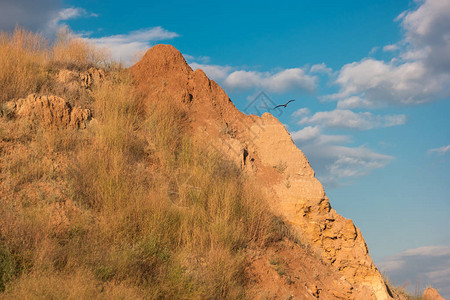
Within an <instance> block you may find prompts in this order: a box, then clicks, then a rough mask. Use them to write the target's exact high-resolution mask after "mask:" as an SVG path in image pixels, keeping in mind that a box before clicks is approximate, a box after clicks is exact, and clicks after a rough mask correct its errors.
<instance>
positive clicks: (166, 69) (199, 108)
mask: <svg viewBox="0 0 450 300" xmlns="http://www.w3.org/2000/svg"><path fill="white" fill-rule="evenodd" d="M130 71H131V73H132V74H133V76H134V78H135V81H136V84H137V86H138V88H139V90H140V91H141V92H142V93H144V94H145V96H146V101H147V104H148V107H150V104H151V103H152V102H158V101H172V103H174V105H177V106H179V107H181V108H182V109H183V110H185V111H186V112H187V117H188V122H189V127H190V133H191V135H192V137H193V138H194V140H196V141H197V143H198V144H199V145H205V148H208V150H210V151H218V152H220V153H222V154H223V155H224V156H225V157H228V159H230V160H232V161H234V162H236V163H237V164H238V165H240V166H241V168H243V169H244V170H245V171H246V172H248V174H249V175H251V177H253V178H254V179H255V181H257V182H258V184H259V185H260V187H261V190H263V191H265V192H266V193H267V194H268V195H269V197H270V199H271V203H270V205H271V207H272V209H273V211H274V212H276V213H277V214H278V215H280V216H282V217H283V219H284V220H285V221H286V222H288V223H289V224H291V225H292V227H293V228H294V229H295V230H296V232H297V233H298V235H299V236H300V238H301V240H302V242H303V243H305V244H308V245H311V246H312V247H313V248H314V249H315V251H317V252H318V253H319V254H320V256H321V257H322V258H323V260H324V262H325V264H327V265H328V266H329V269H330V276H329V280H330V281H331V283H330V284H329V285H330V286H333V287H335V289H340V290H339V291H337V293H336V294H331V293H330V294H328V295H327V294H322V295H321V298H325V299H326V298H344V299H345V298H347V299H388V298H390V296H389V293H388V291H387V289H386V285H385V283H384V281H383V279H382V277H381V275H380V273H379V272H378V270H377V268H376V267H375V265H374V264H373V262H372V260H371V258H370V256H369V253H368V249H367V246H366V244H365V241H364V239H363V237H362V235H361V232H360V230H359V229H358V228H356V227H355V225H354V224H353V222H352V221H351V220H347V219H345V218H344V217H342V216H340V215H339V214H337V213H336V211H335V210H334V209H332V208H331V206H330V203H329V199H328V198H327V196H326V194H325V192H324V190H323V187H322V184H321V183H320V182H319V181H318V180H317V179H316V178H315V176H314V171H313V170H312V168H311V166H310V164H309V162H308V160H307V158H306V157H305V155H304V154H303V153H302V152H301V150H300V149H298V148H297V147H296V146H295V144H294V143H293V141H292V139H291V137H290V135H289V133H288V132H287V130H286V129H285V128H284V126H283V125H282V124H281V123H280V122H279V121H278V120H277V119H276V118H275V117H273V116H272V115H271V114H269V113H266V114H264V115H262V116H261V117H258V116H253V115H252V116H247V115H245V114H243V113H241V112H239V111H238V110H237V109H236V108H235V106H234V105H233V103H232V102H231V100H230V99H229V97H228V96H227V95H226V93H225V92H224V91H223V90H222V89H221V88H220V87H219V86H218V85H217V83H215V82H214V81H212V80H209V79H208V78H207V76H206V75H205V73H204V72H203V71H202V70H196V71H193V70H192V69H191V68H190V67H189V65H188V64H187V63H186V61H185V60H184V58H183V56H182V55H181V53H180V52H179V51H178V50H176V49H175V48H174V47H172V46H169V45H157V46H154V47H153V48H151V49H150V50H149V51H148V52H147V53H146V54H145V55H144V57H143V58H142V60H141V61H140V62H138V63H137V64H136V65H134V66H132V67H131V68H130ZM297 259H301V258H297ZM254 262H255V260H254ZM266 288H269V289H270V287H266ZM274 288H275V287H274ZM318 290H319V289H318ZM293 293H294V294H295V289H294V290H293ZM311 295H312V296H314V297H319V294H318V293H317V291H316V292H315V293H314V292H312V293H311ZM260 296H261V297H262V295H260ZM293 296H297V297H306V296H305V295H302V294H296V295H293Z"/></svg>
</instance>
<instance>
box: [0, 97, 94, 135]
mask: <svg viewBox="0 0 450 300" xmlns="http://www.w3.org/2000/svg"><path fill="white" fill-rule="evenodd" d="M5 110H6V111H7V114H8V116H9V117H16V118H21V119H24V120H27V121H29V122H31V123H32V124H40V125H41V126H44V127H52V126H56V127H73V128H86V123H87V122H88V121H89V120H90V119H91V117H92V115H91V112H90V110H89V109H83V108H81V107H72V106H71V105H70V104H69V102H67V101H66V100H64V99H63V98H60V97H57V96H38V95H36V94H31V95H29V96H28V97H27V98H21V99H18V100H16V101H14V100H13V101H10V102H8V103H6V105H5Z"/></svg>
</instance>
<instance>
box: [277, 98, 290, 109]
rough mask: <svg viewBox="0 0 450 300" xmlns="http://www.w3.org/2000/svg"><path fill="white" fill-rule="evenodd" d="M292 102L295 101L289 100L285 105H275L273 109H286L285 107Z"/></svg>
mask: <svg viewBox="0 0 450 300" xmlns="http://www.w3.org/2000/svg"><path fill="white" fill-rule="evenodd" d="M292 101H295V99H292V100H289V101H288V102H286V103H285V104H280V105H277V106H275V107H274V108H273V109H275V108H278V107H282V106H283V107H285V108H286V107H287V105H288V104H289V103H291V102H292Z"/></svg>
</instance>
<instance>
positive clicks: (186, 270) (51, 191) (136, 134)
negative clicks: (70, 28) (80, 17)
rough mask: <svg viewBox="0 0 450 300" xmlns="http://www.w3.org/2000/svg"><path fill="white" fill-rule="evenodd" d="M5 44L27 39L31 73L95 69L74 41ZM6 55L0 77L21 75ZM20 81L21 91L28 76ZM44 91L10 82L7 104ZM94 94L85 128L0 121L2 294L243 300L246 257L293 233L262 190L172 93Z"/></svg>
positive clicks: (118, 81)
mask: <svg viewBox="0 0 450 300" xmlns="http://www.w3.org/2000/svg"><path fill="white" fill-rule="evenodd" d="M2 38H3V39H4V40H2V41H3V42H2V44H1V45H2V46H1V47H0V49H1V51H6V50H5V49H7V47H12V46H11V45H14V42H11V41H14V40H16V39H18V40H19V41H21V40H25V41H27V42H26V43H22V42H21V43H22V45H23V46H21V47H22V48H20V49H19V50H20V51H23V53H25V54H23V55H24V56H27V57H28V59H29V60H30V61H33V63H36V62H38V63H37V66H38V67H36V70H37V71H36V73H30V74H31V75H30V76H36V78H39V76H38V75H33V74H40V73H39V72H41V71H42V70H45V64H46V63H48V62H49V61H50V62H51V61H52V59H54V60H53V62H55V61H59V59H58V57H59V58H60V59H63V58H64V57H67V58H68V59H67V60H66V62H67V63H68V64H71V63H75V64H76V65H77V66H80V67H85V66H86V64H91V63H96V61H97V60H96V59H93V58H92V57H91V54H90V53H91V49H90V48H89V47H87V46H86V45H84V46H83V45H81V46H80V47H78V48H77V47H72V46H73V45H74V44H71V43H72V41H69V42H67V43H65V44H61V45H57V46H55V48H45V47H44V49H41V48H40V46H39V47H38V45H40V44H39V43H40V42H39V43H38V41H40V38H39V37H38V36H36V35H32V34H30V33H27V32H25V31H22V30H20V29H17V30H16V31H15V33H14V34H13V35H9V36H7V35H5V34H3V35H2ZM79 42H81V41H79V40H78V41H74V42H73V43H79ZM29 43H31V44H32V45H35V46H33V47H31V48H32V49H35V50H33V51H34V52H33V51H31V50H27V46H26V45H28V44H29ZM68 45H71V46H70V47H69V46H68ZM85 46H86V47H85ZM17 47H19V46H17ZM8 49H9V48H8ZM52 49H53V50H54V52H52V51H53V50H52ZM72 50H74V51H75V53H70V51H72ZM8 51H9V50H8ZM20 51H19V52H20ZM27 51H28V52H27ZM30 51H31V52H30ZM65 51H69V52H65ZM6 53H9V52H7V51H6ZM30 53H31V54H30ZM9 55H12V54H11V53H9ZM52 55H55V56H54V58H51V57H52ZM30 57H31V58H30ZM9 59H12V58H11V56H10V57H9V58H8V59H6V60H4V61H2V67H3V66H8V67H7V68H6V69H5V68H3V69H2V70H1V72H0V73H2V72H4V71H5V70H8V71H7V73H8V72H9V74H12V73H11V72H13V70H18V69H20V68H22V67H23V65H22V62H21V61H19V62H17V63H16V65H15V67H14V68H16V69H14V68H13V67H11V65H13V64H12V63H11V62H10V61H9ZM16 59H19V57H16ZM38 59H39V60H38ZM33 63H31V65H33ZM56 65H58V64H53V67H54V66H56ZM59 65H60V66H64V67H67V64H65V63H59ZM30 68H31V67H30ZM5 72H6V71H5ZM16 75H17V78H16V79H14V80H13V81H11V85H12V86H15V85H16V84H18V83H19V82H21V81H20V80H26V78H27V76H28V75H27V73H26V72H25V71H23V73H20V76H19V74H16ZM1 76H4V74H0V78H2V79H1V80H6V79H3V78H6V77H1ZM21 76H22V77H23V78H21ZM2 82H4V81H2ZM36 82H37V81H36ZM2 86H3V85H2ZM37 86H38V85H37V84H31V85H29V86H28V87H27V88H24V89H23V90H20V91H18V90H14V89H13V88H12V87H11V88H9V87H8V91H7V92H8V93H9V96H8V97H6V98H4V99H3V100H5V99H10V98H17V97H22V96H23V95H24V94H26V93H29V92H31V91H35V90H36V89H38V87H37ZM90 97H92V99H91V103H90V106H91V108H92V110H93V113H94V117H95V121H94V122H91V124H90V125H89V126H88V128H87V129H86V130H73V129H64V128H59V129H57V128H53V129H45V128H39V127H38V128H32V127H30V126H27V124H25V123H22V122H21V121H20V120H15V119H9V118H7V117H6V116H2V117H1V118H0V135H1V141H2V142H1V144H0V153H1V157H2V158H1V160H0V177H1V179H2V180H0V181H1V184H0V195H1V197H0V199H1V200H0V201H1V203H0V297H4V298H11V299H13V298H22V299H41V298H52V299H67V298H69V299H82V298H83V299H86V298H101V299H103V298H104V299H124V298H126V299H133V298H183V299H192V298H214V299H225V298H228V299H236V298H243V297H245V290H244V286H245V274H244V268H245V264H244V258H245V257H244V254H243V252H244V251H243V250H244V249H245V248H246V247H257V246H258V247H262V246H263V245H264V244H265V243H267V242H269V241H271V240H273V239H276V238H280V237H282V236H283V235H285V233H284V232H281V231H280V229H279V228H280V226H278V225H279V224H274V222H273V216H272V214H271V213H270V212H269V210H268V207H267V205H266V202H265V199H264V196H263V195H261V194H260V193H259V192H258V191H256V190H255V189H254V188H253V186H252V184H251V182H249V181H248V180H247V179H246V178H245V176H244V175H243V174H242V173H241V170H240V169H239V168H238V167H236V166H235V165H234V164H233V163H231V162H228V161H225V160H223V159H222V158H220V157H218V156H217V155H216V154H214V153H207V152H202V151H200V150H199V149H197V148H196V147H195V146H194V145H193V144H192V143H191V142H190V139H189V136H188V135H187V134H186V133H185V123H186V116H185V113H184V112H183V111H181V110H179V109H175V108H174V107H175V106H174V105H171V103H170V99H168V101H167V102H165V103H160V104H158V105H155V106H154V107H146V108H144V106H143V105H142V101H141V98H140V97H139V95H138V94H137V93H136V91H135V88H134V86H133V82H132V80H131V78H130V77H129V75H128V74H127V72H126V71H123V70H122V71H120V70H118V71H111V72H109V73H108V76H107V77H106V79H105V80H104V81H103V82H102V83H101V84H98V85H96V86H95V87H93V89H92V93H91V94H90ZM74 101H75V104H77V102H76V101H77V99H74ZM78 101H80V100H78ZM19 129H20V130H19ZM282 230H285V229H282ZM3 290H4V291H3ZM2 291H3V292H2Z"/></svg>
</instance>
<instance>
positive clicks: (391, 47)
mask: <svg viewBox="0 0 450 300" xmlns="http://www.w3.org/2000/svg"><path fill="white" fill-rule="evenodd" d="M399 48H400V47H399V46H398V45H396V44H392V45H386V46H384V47H383V51H384V52H389V51H397V50H398V49H399Z"/></svg>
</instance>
